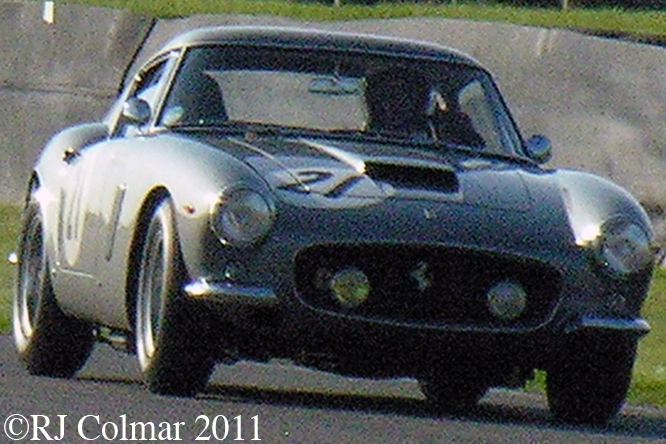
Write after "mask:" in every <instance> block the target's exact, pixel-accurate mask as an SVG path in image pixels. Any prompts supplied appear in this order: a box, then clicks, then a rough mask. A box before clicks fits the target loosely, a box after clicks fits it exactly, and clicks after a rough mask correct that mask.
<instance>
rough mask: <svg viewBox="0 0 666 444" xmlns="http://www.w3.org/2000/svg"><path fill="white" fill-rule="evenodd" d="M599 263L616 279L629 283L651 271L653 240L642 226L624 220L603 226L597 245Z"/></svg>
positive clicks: (617, 220)
mask: <svg viewBox="0 0 666 444" xmlns="http://www.w3.org/2000/svg"><path fill="white" fill-rule="evenodd" d="M594 257H595V261H596V263H597V264H598V265H599V266H600V267H601V269H602V270H603V271H604V272H605V273H606V274H607V275H609V276H611V277H613V278H615V279H630V278H631V277H633V276H636V275H638V274H640V273H643V272H646V271H648V270H650V269H651V267H652V265H653V264H654V259H655V255H654V248H653V245H652V241H651V236H650V233H649V231H648V230H646V229H645V228H644V227H643V226H642V225H641V224H638V223H635V222H634V221H632V220H631V219H629V218H627V217H624V216H615V217H612V218H610V219H608V220H607V221H606V222H604V223H603V224H602V225H601V227H600V230H599V236H598V237H597V239H596V240H595V242H594Z"/></svg>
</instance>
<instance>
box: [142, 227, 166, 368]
mask: <svg viewBox="0 0 666 444" xmlns="http://www.w3.org/2000/svg"><path fill="white" fill-rule="evenodd" d="M161 222H162V221H161V220H160V222H159V223H152V224H151V226H150V228H149V230H148V235H147V236H146V243H145V245H144V249H143V253H142V258H141V267H140V272H139V292H138V301H137V305H138V313H137V332H136V334H137V352H138V355H139V361H140V363H141V367H142V368H143V369H145V368H147V367H148V366H149V365H150V363H151V361H152V359H153V357H154V356H155V353H156V352H157V348H158V342H159V335H160V330H161V325H162V317H163V312H164V301H165V297H166V295H165V294H164V292H165V290H166V288H167V285H166V282H165V278H166V274H167V273H166V263H165V260H166V256H165V246H164V239H165V236H164V231H163V229H162V227H163V225H162V223H161Z"/></svg>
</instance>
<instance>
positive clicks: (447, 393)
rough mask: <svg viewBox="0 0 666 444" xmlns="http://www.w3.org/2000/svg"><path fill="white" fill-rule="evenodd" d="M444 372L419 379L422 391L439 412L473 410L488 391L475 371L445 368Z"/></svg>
mask: <svg viewBox="0 0 666 444" xmlns="http://www.w3.org/2000/svg"><path fill="white" fill-rule="evenodd" d="M442 373H443V374H441V375H436V376H428V377H426V378H419V380H418V383H419V388H420V389H421V392H422V393H423V395H424V396H425V398H426V400H427V401H428V403H429V404H430V405H431V406H432V407H433V408H435V409H436V410H437V411H438V412H443V413H459V412H465V411H469V410H472V409H473V408H474V407H475V406H476V405H477V404H478V402H479V401H480V400H481V398H483V396H484V395H485V394H486V392H487V391H488V388H489V387H488V385H487V384H486V383H485V382H484V379H482V378H480V377H478V375H477V376H475V375H476V373H475V372H471V373H470V372H466V371H463V370H448V369H444V370H443V371H442Z"/></svg>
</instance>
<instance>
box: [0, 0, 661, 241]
mask: <svg viewBox="0 0 666 444" xmlns="http://www.w3.org/2000/svg"><path fill="white" fill-rule="evenodd" d="M41 7H42V6H41V4H39V3H16V2H9V3H0V38H2V40H3V41H5V42H10V45H9V50H8V51H4V50H3V52H2V53H0V104H1V105H2V109H3V110H4V111H5V112H4V113H3V114H2V115H0V147H1V150H2V151H0V158H2V160H3V162H2V173H1V177H2V184H1V186H0V193H2V196H4V197H5V198H6V199H8V200H16V199H17V198H18V197H19V196H20V195H21V191H22V189H21V186H23V182H24V177H23V176H24V175H25V174H26V171H27V168H28V167H29V165H30V163H31V162H32V159H33V158H34V156H35V155H36V153H37V151H38V150H39V148H40V147H41V145H42V144H43V141H44V140H46V138H47V137H48V135H50V134H51V133H52V132H53V131H54V130H56V129H58V128H60V127H62V126H63V125H65V124H67V123H71V122H76V121H83V120H90V119H91V118H96V117H98V116H99V115H100V114H101V113H102V112H103V110H104V109H105V107H106V106H107V105H108V103H109V100H108V98H109V97H112V96H113V94H114V93H115V91H116V88H117V85H118V83H119V82H120V81H121V79H122V78H123V72H124V69H125V67H126V65H127V63H128V62H129V61H130V60H131V59H132V57H133V55H134V52H135V51H138V55H137V60H138V61H139V62H141V61H143V60H145V58H146V57H147V56H148V55H149V54H150V53H152V52H153V51H154V50H155V49H157V48H158V47H159V46H161V45H162V44H163V43H164V42H165V41H166V40H168V39H169V38H170V37H171V36H172V35H174V34H175V33H178V32H180V31H183V30H186V29H189V28H191V27H195V26H206V25H213V24H271V25H298V26H307V27H317V28H323V29H335V30H347V31H354V32H366V33H376V34H384V35H395V36H401V37H409V38H417V39H423V40H430V41H435V42H437V43H441V44H444V45H448V46H452V47H454V48H457V49H460V50H462V51H464V52H466V53H468V54H470V55H471V56H473V57H475V58H476V59H477V60H479V61H480V62H481V63H482V64H483V65H485V66H486V67H487V68H488V69H489V70H490V71H491V72H493V73H494V74H495V76H496V78H497V80H498V82H499V84H500V87H501V89H502V91H503V92H504V94H505V96H506V99H507V101H508V102H509V106H510V107H511V108H512V110H513V112H514V115H515V117H516V120H517V121H518V123H519V125H520V126H521V128H522V131H523V134H524V135H526V136H527V135H531V134H534V133H542V134H546V135H547V136H549V137H550V138H551V140H552V141H553V143H554V147H555V156H554V159H553V160H552V161H551V162H550V165H551V166H553V167H569V168H576V169H584V170H590V171H593V172H595V173H597V174H600V175H602V176H605V177H608V178H611V179H613V180H615V181H616V182H618V183H620V184H621V185H623V186H625V187H627V188H628V189H629V190H630V191H631V192H632V193H633V194H634V195H636V196H637V197H638V198H639V199H640V200H641V202H643V203H644V205H645V206H646V207H647V208H648V209H649V210H650V211H651V214H652V216H653V220H654V221H655V223H656V225H657V228H658V231H659V233H660V235H661V236H662V237H664V239H666V226H664V224H663V223H662V219H663V218H664V212H665V211H666V210H665V208H666V186H665V185H664V182H666V181H665V180H663V179H662V178H664V177H666V143H665V142H664V141H666V125H665V124H664V122H666V49H664V48H660V47H656V46H649V45H644V44H638V43H627V42H618V41H613V40H608V39H602V38H596V37H590V36H584V35H581V34H578V33H574V32H569V31H564V30H547V29H540V28H529V27H523V26H514V25H508V24H493V23H482V22H470V21H460V20H446V19H437V18H407V19H393V20H361V21H352V22H328V23H319V22H317V23H307V22H302V21H298V20H292V19H286V18H279V17H267V16H266V17H262V16H194V17H188V18H184V19H175V20H159V21H157V22H156V23H155V24H154V26H151V24H152V23H151V20H150V19H148V18H146V17H139V16H135V15H132V14H129V13H126V12H121V11H113V10H107V9H99V8H81V7H76V6H70V5H57V8H56V23H55V24H54V25H46V24H44V23H43V22H42V21H41ZM8 167H9V169H8Z"/></svg>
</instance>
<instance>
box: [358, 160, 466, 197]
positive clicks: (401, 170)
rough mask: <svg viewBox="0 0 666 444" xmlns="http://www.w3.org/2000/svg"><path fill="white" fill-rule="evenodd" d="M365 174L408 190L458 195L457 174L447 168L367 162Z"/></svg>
mask: <svg viewBox="0 0 666 444" xmlns="http://www.w3.org/2000/svg"><path fill="white" fill-rule="evenodd" d="M365 173H366V174H367V175H368V176H369V177H370V178H371V179H373V180H376V181H378V182H385V183H388V184H390V185H392V186H394V187H395V188H401V189H407V190H424V191H437V192H441V193H457V192H458V187H459V184H458V177H457V176H456V172H455V171H454V170H453V169H451V168H446V167H432V166H424V165H409V164H407V165H405V164H400V163H378V162H366V164H365Z"/></svg>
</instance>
